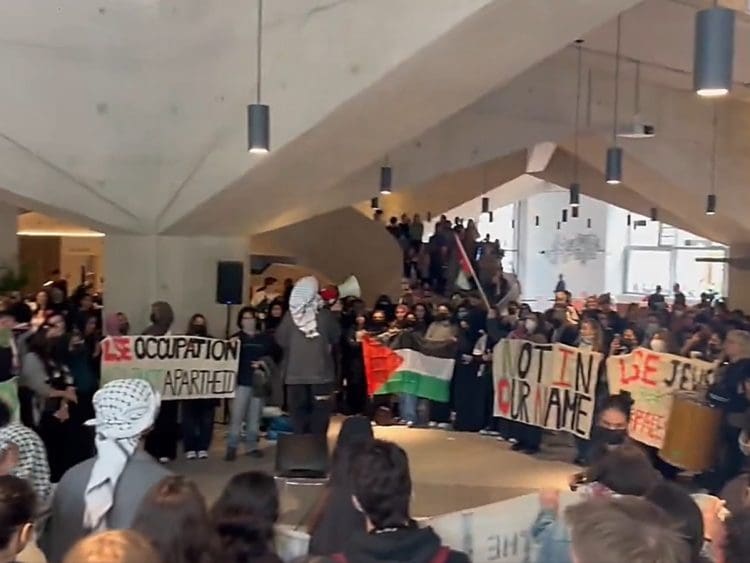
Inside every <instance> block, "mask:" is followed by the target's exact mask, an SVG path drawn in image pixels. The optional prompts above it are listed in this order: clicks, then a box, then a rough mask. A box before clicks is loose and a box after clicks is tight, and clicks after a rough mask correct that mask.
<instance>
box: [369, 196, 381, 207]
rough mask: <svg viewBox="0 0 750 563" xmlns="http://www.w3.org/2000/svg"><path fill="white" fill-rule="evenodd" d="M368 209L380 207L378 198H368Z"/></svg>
mask: <svg viewBox="0 0 750 563" xmlns="http://www.w3.org/2000/svg"><path fill="white" fill-rule="evenodd" d="M370 209H380V202H379V201H378V198H376V197H374V198H372V199H371V200H370Z"/></svg>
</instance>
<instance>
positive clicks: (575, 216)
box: [570, 206, 578, 219]
mask: <svg viewBox="0 0 750 563" xmlns="http://www.w3.org/2000/svg"><path fill="white" fill-rule="evenodd" d="M570 216H571V217H572V218H573V219H578V206H575V207H571V208H570Z"/></svg>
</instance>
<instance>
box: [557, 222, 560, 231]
mask: <svg viewBox="0 0 750 563" xmlns="http://www.w3.org/2000/svg"><path fill="white" fill-rule="evenodd" d="M557 230H558V231H559V230H560V221H558V222H557Z"/></svg>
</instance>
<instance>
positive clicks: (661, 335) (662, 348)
mask: <svg viewBox="0 0 750 563" xmlns="http://www.w3.org/2000/svg"><path fill="white" fill-rule="evenodd" d="M647 348H648V349H649V350H653V351H654V352H656V353H658V354H673V353H674V352H675V346H674V344H673V337H672V333H671V332H669V330H667V329H665V328H664V329H660V330H657V331H656V332H655V333H654V335H653V336H652V337H651V340H650V341H649V344H648V346H647Z"/></svg>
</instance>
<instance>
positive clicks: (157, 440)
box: [143, 301, 180, 463]
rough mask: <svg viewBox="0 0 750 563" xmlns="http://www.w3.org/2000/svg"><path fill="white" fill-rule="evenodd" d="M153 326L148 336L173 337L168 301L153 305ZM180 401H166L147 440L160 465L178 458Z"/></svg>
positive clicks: (150, 327) (151, 452)
mask: <svg viewBox="0 0 750 563" xmlns="http://www.w3.org/2000/svg"><path fill="white" fill-rule="evenodd" d="M150 320H151V324H150V325H149V326H148V328H146V330H144V331H143V334H145V335H147V336H171V334H172V330H171V329H172V323H173V322H174V312H173V311H172V306H171V305H170V304H169V303H167V302H166V301H157V302H156V303H153V304H152V305H151V318H150ZM178 409H179V401H165V403H164V404H163V405H162V407H161V409H160V410H159V416H158V417H157V419H156V422H155V423H154V429H153V430H152V431H151V432H150V433H149V435H148V437H147V438H146V451H147V452H148V453H150V454H151V455H152V456H154V457H155V458H156V459H157V460H159V463H168V462H170V461H172V460H173V459H175V458H176V457H177V442H178V441H179V440H180V426H179V424H178V423H177V411H178Z"/></svg>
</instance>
